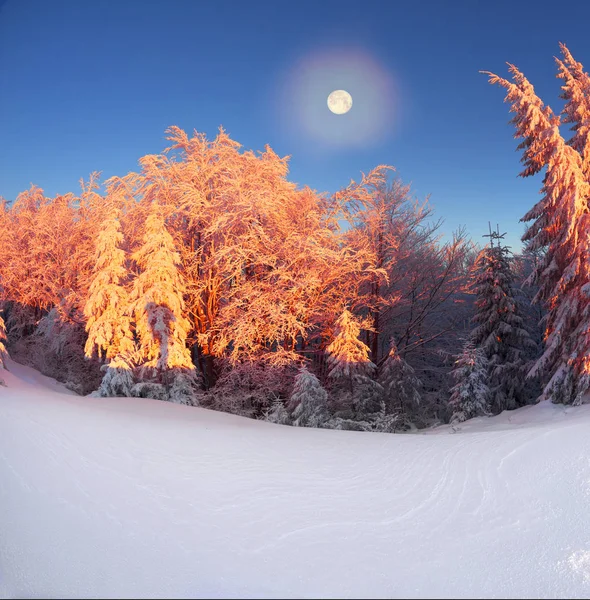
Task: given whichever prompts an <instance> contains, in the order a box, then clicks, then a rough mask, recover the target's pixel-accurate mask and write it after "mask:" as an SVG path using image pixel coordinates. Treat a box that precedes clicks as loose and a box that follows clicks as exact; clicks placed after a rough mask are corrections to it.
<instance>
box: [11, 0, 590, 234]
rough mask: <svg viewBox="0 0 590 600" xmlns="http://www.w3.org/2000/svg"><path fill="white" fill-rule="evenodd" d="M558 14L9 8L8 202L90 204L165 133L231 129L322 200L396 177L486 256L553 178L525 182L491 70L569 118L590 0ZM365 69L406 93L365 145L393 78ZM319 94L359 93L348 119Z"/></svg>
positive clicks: (552, 7)
mask: <svg viewBox="0 0 590 600" xmlns="http://www.w3.org/2000/svg"><path fill="white" fill-rule="evenodd" d="M557 8H559V6H558V5H556V4H555V3H554V2H552V3H551V4H546V5H544V4H543V2H537V1H535V2H514V1H511V2H488V1H485V2H483V1H482V2H479V1H476V0H471V1H450V0H448V1H444V2H443V1H439V0H437V1H432V2H419V1H417V2H407V1H404V2H398V1H396V0H384V1H383V2H372V1H368V0H357V1H355V2H351V1H348V0H314V1H311V2H306V1H301V0H298V1H297V2H283V1H281V0H273V1H272V2H268V1H266V0H265V1H261V0H255V1H253V2H242V1H238V0H235V1H227V0H224V1H223V0H216V1H215V2H213V1H211V0H207V1H201V0H189V1H183V2H179V1H174V0H165V1H158V2H154V1H150V0H141V1H139V0H138V1H131V0H118V1H117V0H101V1H92V0H78V1H62V0H57V1H49V0H43V1H41V0H37V1H31V0H8V1H6V2H2V0H0V194H1V195H3V196H4V197H5V198H7V199H9V200H12V199H14V198H15V197H16V195H17V194H18V192H20V191H22V190H23V189H26V188H27V187H28V186H29V185H30V183H31V182H34V183H36V184H38V185H40V186H41V187H42V188H43V189H44V190H45V192H46V193H47V194H49V195H54V194H56V193H63V192H66V191H71V190H72V191H78V189H79V188H78V180H79V179H80V178H81V177H85V178H86V177H87V176H88V174H89V173H90V172H91V171H93V170H100V171H102V172H103V175H104V177H109V176H111V175H115V174H118V175H123V174H125V173H127V172H128V171H130V170H133V169H135V168H136V165H137V159H138V158H139V157H140V156H142V155H144V154H148V153H156V152H159V151H161V150H162V149H163V148H164V147H165V146H166V141H165V139H164V131H165V129H166V128H167V127H168V126H169V125H178V126H180V127H182V128H184V129H187V130H188V131H192V130H193V129H197V130H198V131H201V132H206V133H207V134H208V135H209V136H214V135H215V133H216V131H217V128H218V126H219V125H223V126H224V127H225V128H226V130H227V131H228V132H229V134H230V135H231V137H232V138H233V139H235V140H237V141H238V142H240V143H241V144H242V145H243V146H244V147H245V148H247V149H255V150H262V149H263V148H264V145H265V144H267V143H268V144H270V145H271V146H272V147H273V149H274V150H275V151H276V152H278V153H279V154H281V155H286V154H290V155H291V156H292V159H291V178H292V180H294V181H296V182H298V183H300V184H308V185H310V186H311V187H313V188H315V189H317V190H319V191H330V192H331V191H335V190H336V189H338V188H339V187H341V186H343V185H345V184H347V183H348V181H349V179H350V178H357V177H358V176H359V174H360V171H368V170H369V169H371V168H372V167H374V166H375V165H377V164H380V163H387V164H391V165H394V166H395V167H396V168H397V170H398V173H399V175H400V176H401V177H402V179H404V180H405V181H411V182H412V183H413V185H414V189H415V191H416V193H417V194H418V195H419V196H420V197H424V196H425V195H426V194H431V202H432V204H433V205H434V208H435V210H436V214H437V216H440V217H443V218H444V219H445V221H446V223H445V227H444V229H445V231H446V232H447V233H448V232H450V231H451V230H452V229H454V228H456V227H457V226H459V225H460V224H463V225H466V226H467V227H468V230H469V232H470V234H471V235H472V236H473V237H474V239H476V240H478V241H480V240H481V237H480V236H481V235H482V234H483V233H485V232H486V230H487V222H488V220H491V221H492V222H493V223H496V222H499V223H500V227H501V229H502V230H504V231H508V232H509V241H510V242H512V243H515V242H516V240H517V238H518V237H519V236H520V234H521V232H522V229H523V226H522V224H520V223H518V219H519V218H520V217H521V216H522V215H523V214H524V213H525V211H526V210H528V209H529V207H530V206H532V204H533V203H534V202H535V201H536V199H537V194H538V189H539V187H540V180H539V178H536V179H535V180H522V179H520V178H517V177H516V175H517V173H518V171H519V166H520V164H519V154H518V153H517V152H515V147H516V143H515V141H514V140H513V139H512V135H513V129H512V127H511V126H509V125H508V123H507V121H508V119H509V114H508V107H507V106H506V105H504V104H503V102H502V100H503V96H504V94H503V92H502V90H500V89H499V88H492V87H491V86H489V84H488V83H487V80H486V78H485V77H484V76H483V75H480V74H479V73H478V71H479V70H480V69H486V70H492V71H495V72H498V73H500V74H505V73H506V66H505V62H506V61H510V62H513V63H515V64H516V65H517V66H519V67H520V68H521V69H522V70H523V71H524V73H525V74H526V75H527V76H528V77H529V79H530V80H531V81H532V83H533V84H534V85H535V87H536V89H537V90H538V92H539V94H540V95H541V96H542V97H543V99H544V100H546V101H547V102H548V103H549V104H551V105H552V106H554V107H557V108H559V106H560V103H559V101H558V99H557V96H558V93H559V82H558V80H557V79H555V77H554V75H555V66H554V62H553V56H554V55H555V54H557V53H558V50H559V48H558V41H564V42H565V43H566V44H567V45H568V46H569V48H570V50H571V51H572V53H573V54H574V56H575V57H576V58H577V59H578V60H580V61H582V62H584V63H586V65H587V66H589V67H590V35H588V23H589V22H590V2H577V3H575V10H572V11H569V14H568V15H566V16H562V14H561V13H560V12H559V11H558V10H557ZM330 52H331V53H332V55H334V54H336V55H337V56H338V57H340V59H339V60H340V66H339V68H340V70H337V72H335V74H333V78H334V81H331V80H330V81H328V79H329V78H328V77H326V71H325V69H324V70H323V71H322V69H321V68H320V67H317V65H316V66H314V65H315V57H322V56H324V55H325V54H326V53H330ZM358 56H363V57H364V58H363V59H362V60H365V61H366V60H370V61H372V63H373V64H377V65H379V69H380V73H381V74H382V75H383V76H384V77H388V78H389V79H390V80H391V81H392V84H393V88H391V89H392V90H393V91H392V92H391V96H387V97H386V99H387V100H391V103H390V104H391V106H390V108H388V109H387V114H385V113H384V112H383V111H384V110H385V109H384V108H383V106H384V105H383V102H382V106H381V108H380V110H381V112H380V113H379V114H378V115H377V116H376V117H375V118H376V119H382V120H383V127H382V128H381V130H382V133H383V135H381V136H376V135H375V136H370V138H371V139H369V140H366V139H365V140H364V143H363V144H361V145H359V144H357V145H351V144H350V143H349V142H350V141H351V139H353V138H354V136H352V138H351V135H352V134H351V131H353V133H354V132H355V131H356V133H357V134H358V135H359V136H360V137H363V131H368V130H363V131H361V129H362V127H364V125H363V123H364V121H362V118H367V119H369V120H370V118H371V114H373V113H372V112H371V111H372V108H371V107H368V108H367V106H364V107H363V101H365V100H366V98H371V97H372V98H373V99H372V100H371V101H376V100H375V97H376V96H379V95H380V94H381V92H380V88H379V89H378V87H379V85H378V84H379V81H378V79H379V77H377V79H375V77H372V78H371V77H368V78H367V79H365V80H362V77H361V79H359V75H358V65H356V66H353V67H351V68H353V70H355V69H356V75H355V74H353V79H354V78H355V77H356V79H355V80H354V81H349V80H348V79H347V77H348V74H347V68H348V67H347V61H352V62H354V60H355V57H358ZM367 57H368V58H367ZM337 62H338V61H337ZM361 62H362V61H361ZM351 64H352V63H351ZM297 65H299V66H300V68H299V71H298V70H297V69H298V67H297ZM301 65H303V67H301ZM301 68H303V69H304V71H305V69H307V70H306V71H305V73H307V75H306V76H305V77H302V76H301V75H300V73H301ZM314 69H315V70H314ZM318 69H319V70H318ZM361 70H362V67H361ZM298 73H299V74H298ZM314 77H315V80H314ZM339 78H340V79H339ZM340 80H342V83H341V84H340ZM361 80H362V81H361ZM373 84H375V85H376V86H377V87H375V88H373ZM322 85H324V86H328V87H330V86H332V87H344V88H345V89H346V87H347V86H348V87H351V86H352V87H355V86H356V88H355V91H354V92H353V101H354V102H355V104H354V105H353V109H352V111H351V112H350V113H349V114H348V115H345V116H339V117H337V116H335V115H332V114H331V113H329V112H328V110H327V107H326V104H325V102H326V98H325V94H324V91H323V89H321V88H322ZM314 86H315V87H314ZM365 92H366V94H368V95H367V96H366V97H365ZM371 94H373V96H371ZM381 96H382V95H381ZM383 98H384V97H383V96H382V97H381V100H382V101H383ZM387 106H388V105H387ZM302 111H303V113H304V117H305V118H306V119H307V120H308V121H309V122H307V123H306V124H305V125H306V126H305V127H304V126H302V123H301V122H300V119H301V118H303V117H302V116H301V114H303V113H302ZM355 111H356V112H355ZM363 111H364V113H363ZM359 115H360V116H359ZM362 115H364V117H362ZM353 117H354V118H353ZM386 117H387V118H386ZM298 119H299V120H298ZM345 119H349V121H346V120H345ZM354 119H357V121H354ZM358 119H361V120H360V121H359V120H358ZM386 121H388V122H389V124H388V123H387V122H386ZM351 123H353V124H354V123H356V124H354V125H351ZM377 125H379V123H377ZM371 126H375V122H373V123H372V124H371ZM314 127H315V128H316V129H317V130H318V131H322V132H323V133H325V134H326V135H329V136H332V137H331V138H330V139H331V141H332V143H331V144H325V143H323V142H322V140H321V139H318V136H317V135H315V133H314V131H315V130H314V129H313V128H314ZM324 127H325V128H326V129H325V131H324V129H322V128H324ZM340 127H342V128H344V129H342V131H344V132H345V133H343V136H344V137H343V138H342V139H343V143H341V144H340V143H338V139H339V138H338V131H339V129H338V128H340ZM346 127H353V129H352V130H349V131H348V133H346ZM355 127H356V128H357V129H354V128H355ZM359 128H361V129H359ZM365 137H366V136H365ZM324 141H325V140H324Z"/></svg>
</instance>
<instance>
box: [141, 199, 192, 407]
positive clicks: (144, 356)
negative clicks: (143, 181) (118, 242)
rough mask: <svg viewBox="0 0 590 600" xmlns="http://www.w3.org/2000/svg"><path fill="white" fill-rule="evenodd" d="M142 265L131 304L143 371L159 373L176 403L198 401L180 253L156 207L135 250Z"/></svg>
mask: <svg viewBox="0 0 590 600" xmlns="http://www.w3.org/2000/svg"><path fill="white" fill-rule="evenodd" d="M133 259H134V260H135V262H136V263H137V266H138V267H139V269H140V273H139V275H137V277H136V278H135V280H134V282H133V289H132V291H131V297H130V303H131V306H132V310H133V315H134V317H135V327H136V332H137V336H138V338H139V353H140V357H141V360H142V365H141V367H142V368H141V371H142V373H143V374H144V376H145V375H148V374H150V373H151V374H155V376H156V380H157V381H156V383H158V384H161V385H163V386H164V388H165V391H166V395H167V397H168V398H169V399H170V400H172V401H173V402H179V403H182V404H187V403H188V404H194V403H195V402H196V399H195V398H194V394H192V393H191V394H190V399H189V398H188V395H189V390H190V389H192V388H194V386H196V383H197V379H196V374H195V370H194V365H193V363H192V360H191V356H190V352H189V350H188V348H187V345H186V338H187V335H188V331H189V329H190V323H189V321H188V320H187V318H186V317H185V315H184V293H185V284H184V280H183V277H182V273H181V271H180V256H179V254H178V252H176V249H175V246H174V240H173V239H172V236H171V235H170V233H168V231H167V230H166V226H165V223H164V219H163V217H162V215H161V213H160V210H159V207H158V206H157V205H153V206H152V210H151V213H150V214H149V216H148V217H147V220H146V223H145V231H144V236H143V243H142V245H141V247H140V248H139V249H138V250H137V251H136V252H135V253H134V254H133Z"/></svg>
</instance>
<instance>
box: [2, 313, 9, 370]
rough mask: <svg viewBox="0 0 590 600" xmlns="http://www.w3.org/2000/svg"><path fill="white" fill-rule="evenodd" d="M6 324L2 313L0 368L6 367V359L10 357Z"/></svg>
mask: <svg viewBox="0 0 590 600" xmlns="http://www.w3.org/2000/svg"><path fill="white" fill-rule="evenodd" d="M6 342H7V338H6V325H5V324H4V319H3V318H2V314H0V369H4V368H6V364H5V361H6V359H7V358H8V351H7V350H6Z"/></svg>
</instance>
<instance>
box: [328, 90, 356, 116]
mask: <svg viewBox="0 0 590 600" xmlns="http://www.w3.org/2000/svg"><path fill="white" fill-rule="evenodd" d="M328 108H329V109H330V110H331V111H332V112H333V113H334V114H335V115H343V114H344V113H347V112H348V111H349V110H350V109H351V108H352V96H351V95H350V94H349V93H348V92H346V91H344V90H334V91H333V92H332V93H331V94H330V95H329V96H328Z"/></svg>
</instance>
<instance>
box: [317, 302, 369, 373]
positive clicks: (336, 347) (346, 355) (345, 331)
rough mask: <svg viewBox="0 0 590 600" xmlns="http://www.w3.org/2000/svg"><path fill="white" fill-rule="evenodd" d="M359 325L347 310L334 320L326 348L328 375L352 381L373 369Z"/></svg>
mask: <svg viewBox="0 0 590 600" xmlns="http://www.w3.org/2000/svg"><path fill="white" fill-rule="evenodd" d="M360 332H361V327H360V325H359V324H358V322H357V320H356V319H355V318H354V316H353V315H352V314H351V313H350V311H348V310H346V309H345V310H344V311H343V312H342V314H341V315H340V316H339V317H338V319H337V321H336V332H335V336H334V339H333V340H332V343H331V344H330V345H329V346H328V347H327V348H326V352H327V353H328V366H329V368H330V370H329V372H328V377H331V378H333V379H341V378H343V379H346V380H348V381H350V383H351V385H352V382H353V381H354V380H355V379H357V378H359V377H365V376H367V375H369V374H370V373H372V372H373V371H374V370H375V365H374V364H373V363H372V362H371V361H370V360H369V347H368V346H367V345H366V344H364V343H363V342H362V341H361V340H360V339H359V335H360Z"/></svg>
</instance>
